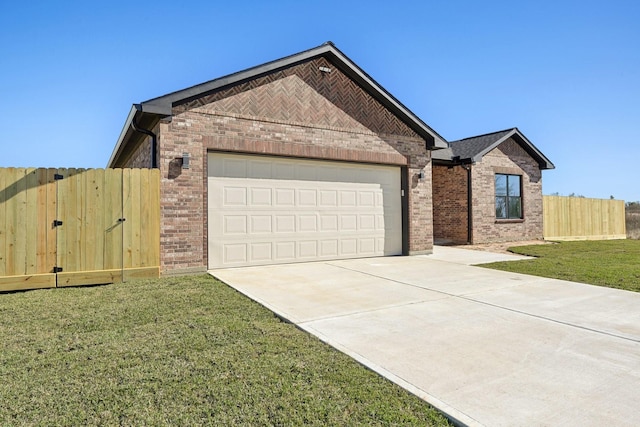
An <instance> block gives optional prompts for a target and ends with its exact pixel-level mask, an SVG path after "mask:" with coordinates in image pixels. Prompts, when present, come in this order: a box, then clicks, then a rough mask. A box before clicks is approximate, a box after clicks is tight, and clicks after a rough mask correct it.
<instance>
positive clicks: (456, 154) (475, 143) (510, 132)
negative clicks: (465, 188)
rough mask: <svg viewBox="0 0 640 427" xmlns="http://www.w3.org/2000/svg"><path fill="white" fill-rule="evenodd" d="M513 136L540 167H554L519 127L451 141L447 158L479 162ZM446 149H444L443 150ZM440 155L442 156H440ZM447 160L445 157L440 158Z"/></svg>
mask: <svg viewBox="0 0 640 427" xmlns="http://www.w3.org/2000/svg"><path fill="white" fill-rule="evenodd" d="M509 138H512V139H513V140H514V141H515V142H516V143H517V144H518V145H520V146H521V147H522V148H523V149H524V150H525V151H526V152H527V153H528V154H529V155H530V156H531V157H532V158H533V159H534V160H535V161H536V162H538V165H539V166H540V169H554V168H555V166H554V165H553V163H551V161H550V160H549V159H548V158H547V157H546V156H545V155H544V154H542V152H541V151H540V150H538V148H537V147H536V146H535V145H533V143H532V142H531V141H529V140H528V139H527V137H526V136H524V134H522V132H520V130H519V129H518V128H511V129H505V130H501V131H498V132H493V133H488V134H484V135H478V136H473V137H470V138H465V139H461V140H458V141H451V142H450V143H449V149H450V158H449V159H446V160H451V161H458V162H463V163H465V162H466V163H470V162H479V161H481V160H482V158H483V157H484V156H485V155H486V154H487V153H488V152H490V151H491V150H493V149H495V148H496V147H497V146H499V145H500V144H502V143H503V142H505V141H506V140H508V139H509ZM443 151H444V150H443ZM438 157H440V156H438ZM440 160H445V159H440Z"/></svg>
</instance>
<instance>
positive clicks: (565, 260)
mask: <svg viewBox="0 0 640 427" xmlns="http://www.w3.org/2000/svg"><path fill="white" fill-rule="evenodd" d="M509 250H510V251H512V252H515V253H517V254H521V255H530V256H535V257H537V259H534V260H525V261H510V262H496V263H492V264H483V265H482V267H488V268H495V269H497V270H504V271H512V272H516V273H525V274H533V275H535V276H544V277H552V278H556V279H563V280H571V281H574V282H582V283H589V284H592V285H599V286H607V287H610V288H618V289H626V290H629V291H636V292H640V240H603V241H580V242H561V243H557V244H553V245H532V246H516V247H513V248H509Z"/></svg>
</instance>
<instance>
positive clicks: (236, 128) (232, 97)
mask: <svg viewBox="0 0 640 427" xmlns="http://www.w3.org/2000/svg"><path fill="white" fill-rule="evenodd" d="M321 66H323V67H329V68H332V72H331V73H322V72H320V71H319V70H318V68H319V67H321ZM158 137H159V146H160V149H159V157H160V163H159V167H160V169H161V176H162V183H161V210H162V225H161V248H162V249H161V269H162V271H163V273H164V274H167V273H180V272H190V271H198V270H204V269H206V267H207V243H206V241H207V194H206V193H207V191H206V189H207V152H208V151H216V150H217V151H227V152H241V153H261V154H269V155H279V156H289V157H300V158H310V159H330V160H344V161H355V162H363V163H377V164H392V165H398V166H403V171H404V173H406V176H405V179H406V181H407V182H408V188H407V189H406V190H407V191H406V192H405V197H407V198H408V207H409V208H408V236H409V241H408V251H409V253H410V254H415V253H429V252H431V250H432V247H433V235H432V234H433V233H432V220H433V218H432V215H433V213H432V198H431V197H432V196H431V165H430V154H429V152H428V151H427V150H426V148H425V141H424V140H422V139H421V138H420V137H419V136H418V135H417V134H416V133H415V132H414V131H413V130H411V129H410V128H409V127H408V126H406V125H405V124H404V123H403V122H402V121H400V120H399V119H398V118H397V117H396V116H395V115H393V114H392V113H390V112H389V111H388V110H386V109H385V108H384V107H383V106H382V105H381V104H380V103H378V102H377V101H376V100H375V99H373V98H372V97H371V96H370V95H369V94H367V93H366V92H365V91H363V90H362V89H360V88H359V87H358V86H357V85H356V84H355V83H353V82H352V81H351V80H350V79H349V78H348V77H347V76H346V75H344V74H343V73H341V72H340V71H339V70H338V69H337V68H336V67H334V66H333V65H332V64H331V63H330V62H328V61H327V60H325V59H324V58H319V59H315V60H311V61H308V62H305V63H301V64H298V65H295V66H292V67H290V68H288V69H286V70H284V71H278V72H275V73H272V74H269V75H266V76H262V77H259V78H257V79H255V80H252V81H249V82H245V83H242V84H239V85H237V86H234V87H231V88H228V89H226V90H222V91H219V92H216V93H214V94H211V95H208V96H205V97H202V98H199V99H196V100H192V101H190V102H189V103H187V104H183V105H179V106H176V107H174V111H173V118H172V120H171V122H170V123H161V124H160V126H159V130H158ZM183 152H187V153H189V154H190V156H191V161H190V169H182V168H181V167H180V165H181V163H180V159H181V157H182V153H183ZM139 157H140V158H142V154H140V156H139ZM423 169H424V171H425V176H426V178H425V179H423V180H419V179H418V174H419V172H420V171H421V170H423Z"/></svg>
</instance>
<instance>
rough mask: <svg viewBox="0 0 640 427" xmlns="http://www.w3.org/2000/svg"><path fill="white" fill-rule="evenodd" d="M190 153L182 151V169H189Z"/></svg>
mask: <svg viewBox="0 0 640 427" xmlns="http://www.w3.org/2000/svg"><path fill="white" fill-rule="evenodd" d="M190 157H191V156H189V153H182V169H189V159H190Z"/></svg>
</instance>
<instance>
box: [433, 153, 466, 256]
mask: <svg viewBox="0 0 640 427" xmlns="http://www.w3.org/2000/svg"><path fill="white" fill-rule="evenodd" d="M467 191H468V187H467V170H466V169H464V168H463V167H462V166H454V167H452V168H449V167H448V166H440V165H434V166H433V238H434V240H435V242H436V243H442V244H452V243H453V244H465V243H467V242H468V238H469V237H468V217H469V211H468V207H467V205H468V203H467V200H468V199H467V198H468V195H467Z"/></svg>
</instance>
